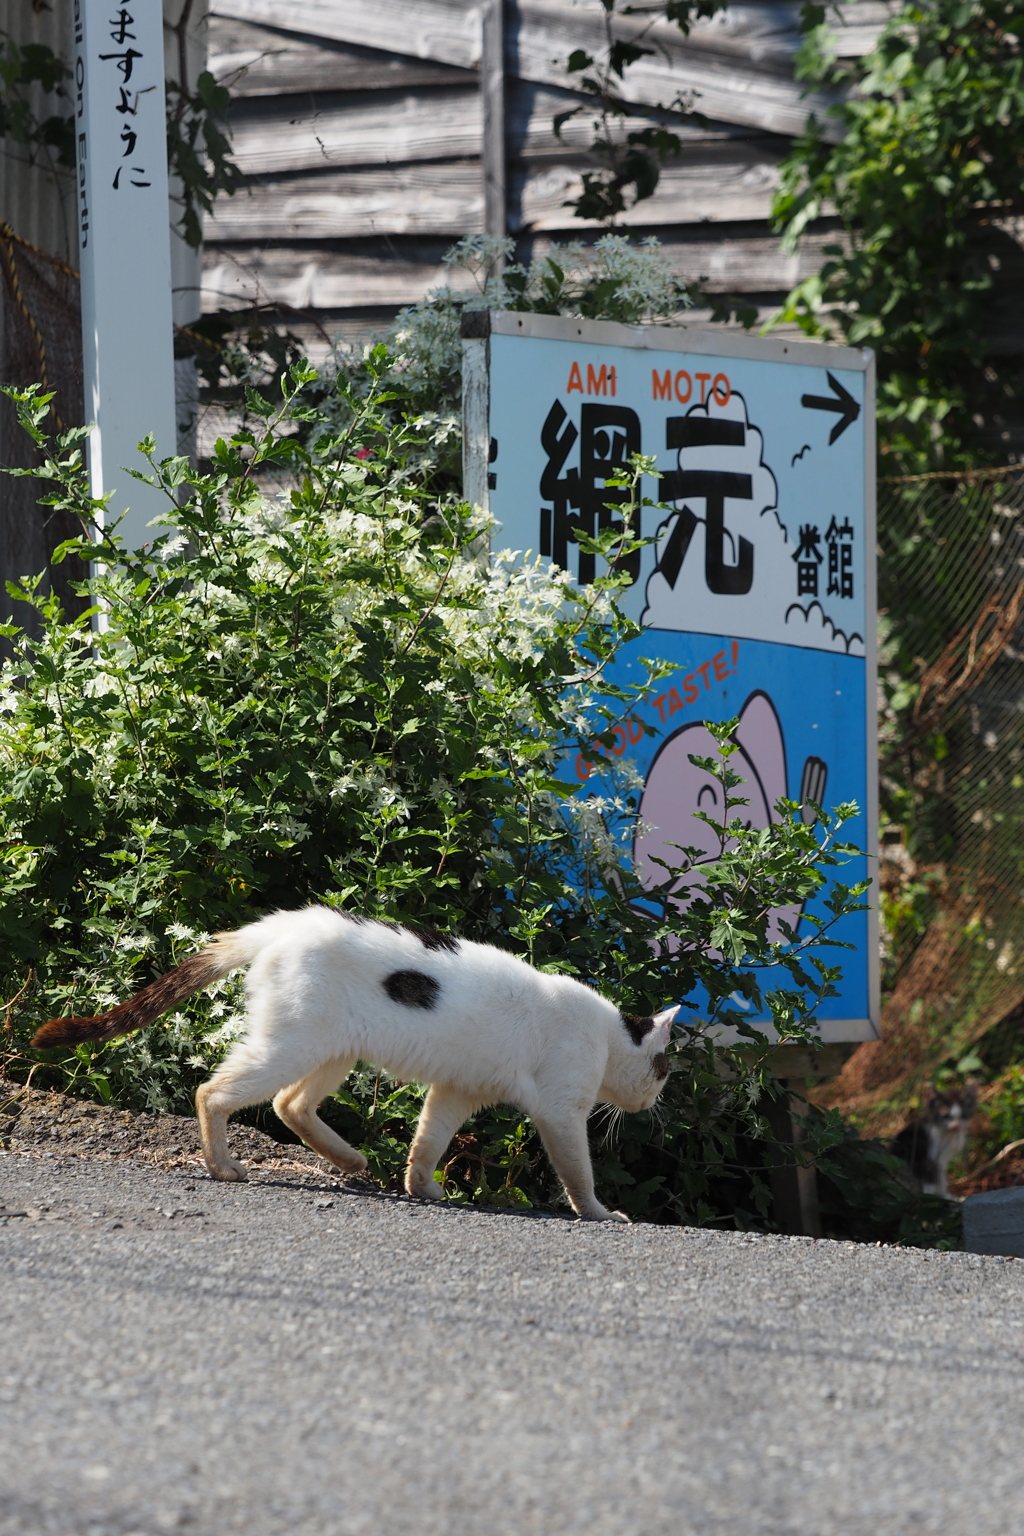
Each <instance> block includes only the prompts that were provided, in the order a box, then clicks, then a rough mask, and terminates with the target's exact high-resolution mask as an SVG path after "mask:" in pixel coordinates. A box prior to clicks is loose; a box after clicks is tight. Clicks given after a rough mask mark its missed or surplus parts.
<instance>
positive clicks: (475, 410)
mask: <svg viewBox="0 0 1024 1536" xmlns="http://www.w3.org/2000/svg"><path fill="white" fill-rule="evenodd" d="M492 336H521V337H527V338H536V339H543V340H548V341H561V342H570V343H571V342H575V343H578V344H583V345H596V346H601V347H606V348H607V347H628V348H630V349H632V350H640V351H646V352H649V353H651V354H653V355H655V356H656V355H657V354H659V353H669V352H671V353H689V354H691V355H693V354H696V355H700V356H706V357H709V358H712V357H717V358H723V359H731V358H738V359H744V360H750V361H754V362H771V363H791V364H802V365H804V366H809V367H813V368H816V369H822V368H824V369H826V370H833V369H835V370H849V371H852V372H857V373H861V374H863V375H864V402H863V435H864V500H865V506H864V528H865V533H864V544H865V548H864V578H863V579H864V605H865V613H866V620H867V621H866V624H865V626H864V627H865V634H864V637H863V643H864V665H865V713H866V718H865V743H866V754H867V761H866V763H865V770H866V784H867V794H866V797H865V800H866V804H865V807H864V810H865V818H866V824H867V831H866V835H865V836H864V837H863V838H861V839H859V841H861V842H862V844H863V847H864V851H865V853H866V856H867V862H868V868H869V871H873V872H874V874H875V883H874V885H873V886H872V889H871V895H873V896H874V897H875V899H874V900H871V899H870V897H869V910H868V912H867V914H866V917H867V940H866V943H867V955H866V969H867V991H868V1010H867V1016H866V1017H865V1018H854V1019H823V1020H821V1021H820V1038H821V1039H822V1041H823V1042H824V1043H826V1044H841V1043H853V1042H861V1041H864V1040H877V1039H879V1038H880V1036H881V961H880V954H879V914H878V902H877V889H878V887H877V869H878V719H877V669H878V664H877V632H876V631H877V625H876V622H875V620H876V615H877V607H878V598H877V572H876V550H877V533H876V496H877V486H876V459H875V453H876V446H875V356H874V352H873V351H872V350H871V349H870V348H868V347H864V348H859V347H845V346H836V345H833V344H831V343H826V342H815V341H802V340H790V339H788V338H782V337H755V336H749V335H746V334H739V333H737V332H734V331H726V330H717V329H711V328H708V327H707V326H706V325H703V326H702V325H696V324H695V325H681V326H642V325H635V326H634V325H623V324H620V323H618V322H615V321H605V320H579V319H571V318H565V317H562V316H557V315H539V314H531V313H518V312H516V311H511V310H501V311H486V310H473V311H465V312H464V313H463V315H462V348H463V396H462V400H463V486H464V495H465V498H466V500H467V501H468V502H469V503H470V504H471V505H472V506H474V507H478V508H480V509H482V510H484V511H490V510H491V496H490V491H491V488H492V485H493V476H492V472H491V470H490V463H491V450H492V444H491V420H490V417H491V399H490V395H491V346H490V339H491V337H492ZM812 408H814V409H821V408H822V407H821V405H818V406H815V407H812ZM840 412H841V406H838V407H837V414H839V413H840ZM758 1027H759V1028H765V1032H766V1033H767V1034H768V1035H769V1036H771V1034H772V1030H771V1029H770V1027H768V1026H763V1025H759V1026H758ZM730 1033H731V1032H730ZM721 1043H723V1044H725V1043H731V1040H729V1041H727V1039H726V1037H725V1036H724V1035H723V1037H722V1042H721Z"/></svg>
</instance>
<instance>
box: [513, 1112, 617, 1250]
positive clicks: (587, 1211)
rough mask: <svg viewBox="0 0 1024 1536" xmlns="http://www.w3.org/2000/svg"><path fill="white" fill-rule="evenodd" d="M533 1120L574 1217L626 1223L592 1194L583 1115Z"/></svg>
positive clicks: (592, 1180)
mask: <svg viewBox="0 0 1024 1536" xmlns="http://www.w3.org/2000/svg"><path fill="white" fill-rule="evenodd" d="M533 1120H534V1124H535V1125H536V1127H537V1129H538V1131H539V1132H540V1138H541V1141H543V1143H544V1148H545V1150H546V1152H547V1154H548V1157H549V1158H550V1159H551V1163H552V1166H553V1167H554V1170H555V1172H556V1173H557V1174H558V1177H559V1178H560V1179H561V1181H562V1183H563V1184H564V1186H565V1192H566V1194H567V1195H568V1196H569V1204H570V1205H571V1206H572V1208H573V1210H574V1211H575V1212H576V1214H577V1216H579V1217H581V1218H582V1219H583V1220H584V1221H619V1222H624V1223H625V1224H626V1225H627V1226H628V1225H629V1217H628V1216H626V1215H625V1214H624V1213H623V1212H622V1211H609V1210H607V1209H606V1208H605V1206H603V1205H602V1204H601V1202H600V1200H598V1198H597V1196H596V1195H595V1194H594V1169H593V1166H592V1164H591V1161H590V1145H589V1143H588V1141H587V1117H586V1115H585V1114H582V1113H580V1112H579V1111H576V1110H570V1111H568V1112H567V1113H566V1114H565V1115H564V1116H562V1115H559V1116H554V1115H545V1116H544V1117H543V1118H542V1117H541V1116H539V1115H534V1117H533Z"/></svg>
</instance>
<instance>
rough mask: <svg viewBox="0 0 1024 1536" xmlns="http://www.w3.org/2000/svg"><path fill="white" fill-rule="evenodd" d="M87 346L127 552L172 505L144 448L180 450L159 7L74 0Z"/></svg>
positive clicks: (155, 0) (104, 476)
mask: <svg viewBox="0 0 1024 1536" xmlns="http://www.w3.org/2000/svg"><path fill="white" fill-rule="evenodd" d="M74 7H75V9H74V16H75V39H74V41H75V133H76V138H77V146H78V246H79V265H80V268H81V273H82V342H83V352H84V359H83V360H84V369H85V414H86V420H87V421H89V422H94V423H95V426H94V430H93V434H92V437H91V439H90V443H89V472H90V478H91V482H92V491H93V495H97V496H98V495H102V494H105V493H106V492H107V491H111V490H112V491H113V492H114V496H113V499H112V501H111V503H110V507H109V511H108V516H109V517H110V518H111V520H113V519H114V518H116V517H118V516H119V515H120V514H121V512H123V511H124V509H125V508H126V507H128V508H130V511H129V513H128V515H127V517H125V518H124V520H123V522H122V523H121V525H120V533H121V536H122V537H123V538H124V540H125V542H126V543H127V544H128V545H130V546H132V547H135V548H138V547H140V546H141V545H143V544H145V543H148V542H149V541H150V540H151V539H152V538H153V536H154V530H153V529H151V528H147V526H146V525H147V523H148V522H149V521H150V519H152V518H154V517H157V516H158V515H159V514H160V513H162V512H166V510H167V501H166V498H165V497H164V496H162V495H160V494H158V493H157V492H156V491H154V490H151V489H150V488H149V487H148V486H144V485H141V484H139V482H138V481H136V480H133V479H132V477H131V476H130V475H129V474H127V473H126V472H125V471H126V469H127V468H129V467H130V468H132V469H137V470H142V471H144V472H147V473H148V467H147V465H146V462H145V460H144V459H143V458H142V456H141V455H140V454H139V452H138V448H137V444H138V443H139V441H140V440H141V439H142V438H143V437H145V436H146V435H147V434H148V433H150V432H152V433H153V434H154V435H155V437H156V442H157V457H158V458H161V457H167V456H168V455H169V454H173V453H174V452H175V451H176V431H175V412H174V342H173V321H172V316H171V253H170V232H169V226H168V205H167V127H166V121H165V111H164V43H163V11H162V5H161V0H129V3H127V4H124V5H111V4H110V3H109V0H74Z"/></svg>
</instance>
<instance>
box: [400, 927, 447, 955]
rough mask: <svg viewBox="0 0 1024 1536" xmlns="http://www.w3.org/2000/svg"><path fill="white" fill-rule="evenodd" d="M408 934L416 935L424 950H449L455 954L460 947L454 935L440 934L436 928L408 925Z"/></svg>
mask: <svg viewBox="0 0 1024 1536" xmlns="http://www.w3.org/2000/svg"><path fill="white" fill-rule="evenodd" d="M406 932H408V933H411V934H414V935H415V937H416V938H417V939H419V941H420V943H421V944H422V945H423V948H424V949H447V950H448V951H449V952H450V953H452V954H454V953H455V951H456V950H457V949H458V947H459V941H458V939H457V938H456V937H455V935H454V933H438V931H437V929H436V928H420V927H418V926H415V925H414V924H412V923H409V924H407V926H406Z"/></svg>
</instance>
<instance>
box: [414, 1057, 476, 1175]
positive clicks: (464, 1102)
mask: <svg viewBox="0 0 1024 1536" xmlns="http://www.w3.org/2000/svg"><path fill="white" fill-rule="evenodd" d="M479 1107H480V1106H479V1105H478V1104H477V1102H476V1100H475V1099H471V1098H468V1097H467V1096H466V1094H464V1093H460V1092H459V1091H458V1090H457V1089H455V1088H447V1087H445V1085H444V1084H443V1083H433V1084H431V1087H430V1091H429V1093H428V1094H427V1097H426V1100H425V1102H424V1105H423V1109H422V1110H421V1112H420V1123H419V1125H418V1126H417V1127H416V1137H415V1140H414V1141H413V1144H412V1146H411V1147H410V1149H409V1162H408V1164H407V1165H406V1170H405V1188H406V1191H407V1193H408V1194H410V1195H415V1196H416V1198H417V1199H418V1200H443V1199H444V1189H443V1188H442V1186H441V1185H440V1184H438V1182H437V1180H436V1179H435V1178H434V1169H435V1168H436V1167H437V1165H438V1163H439V1162H440V1160H441V1156H442V1154H443V1153H444V1152H445V1151H446V1149H447V1147H448V1143H449V1142H450V1141H451V1139H452V1137H453V1136H454V1135H455V1132H456V1131H457V1130H458V1128H459V1126H460V1125H462V1124H463V1123H464V1122H465V1121H466V1120H468V1119H469V1117H470V1115H471V1114H472V1113H473V1112H474V1110H476V1109H479Z"/></svg>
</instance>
